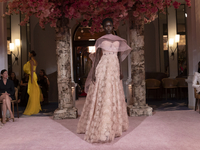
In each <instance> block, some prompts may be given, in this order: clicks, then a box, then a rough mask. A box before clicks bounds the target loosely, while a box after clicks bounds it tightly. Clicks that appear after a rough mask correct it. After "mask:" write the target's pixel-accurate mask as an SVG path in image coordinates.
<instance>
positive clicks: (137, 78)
mask: <svg viewBox="0 0 200 150" xmlns="http://www.w3.org/2000/svg"><path fill="white" fill-rule="evenodd" d="M129 29H130V30H129V36H130V37H129V38H130V46H131V48H132V49H133V50H132V53H131V77H132V94H133V101H132V104H131V105H128V113H129V115H130V116H142V115H147V116H149V115H152V108H151V107H149V106H148V105H147V104H146V87H145V61H144V24H139V25H136V24H135V21H134V19H133V18H132V19H130V22H129Z"/></svg>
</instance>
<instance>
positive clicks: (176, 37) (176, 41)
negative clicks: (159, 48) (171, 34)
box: [169, 34, 180, 59]
mask: <svg viewBox="0 0 200 150" xmlns="http://www.w3.org/2000/svg"><path fill="white" fill-rule="evenodd" d="M179 41H180V35H179V34H177V35H176V36H175V43H176V45H177V46H176V48H175V49H174V50H173V49H172V47H173V45H174V39H173V38H170V39H169V47H170V49H171V56H172V57H173V59H174V53H175V51H176V50H177V49H178V43H179Z"/></svg>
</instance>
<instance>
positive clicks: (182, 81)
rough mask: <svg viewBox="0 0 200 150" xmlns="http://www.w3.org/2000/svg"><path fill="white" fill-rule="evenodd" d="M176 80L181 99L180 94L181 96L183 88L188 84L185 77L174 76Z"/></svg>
mask: <svg viewBox="0 0 200 150" xmlns="http://www.w3.org/2000/svg"><path fill="white" fill-rule="evenodd" d="M176 80H177V82H178V85H177V86H178V88H179V91H180V95H181V96H180V97H181V99H182V96H183V91H182V90H183V89H187V88H188V84H187V82H186V81H185V78H176Z"/></svg>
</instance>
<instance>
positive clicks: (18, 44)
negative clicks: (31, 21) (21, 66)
mask: <svg viewBox="0 0 200 150" xmlns="http://www.w3.org/2000/svg"><path fill="white" fill-rule="evenodd" d="M15 45H16V46H17V47H19V46H20V40H19V39H15Z"/></svg>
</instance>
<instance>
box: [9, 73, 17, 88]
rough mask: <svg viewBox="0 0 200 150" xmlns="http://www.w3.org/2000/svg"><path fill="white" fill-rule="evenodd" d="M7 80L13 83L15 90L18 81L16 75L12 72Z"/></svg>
mask: <svg viewBox="0 0 200 150" xmlns="http://www.w3.org/2000/svg"><path fill="white" fill-rule="evenodd" d="M9 79H10V80H12V81H13V83H14V86H15V88H18V87H19V80H18V79H17V78H16V74H15V73H14V72H12V73H11V75H10V78H9Z"/></svg>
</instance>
